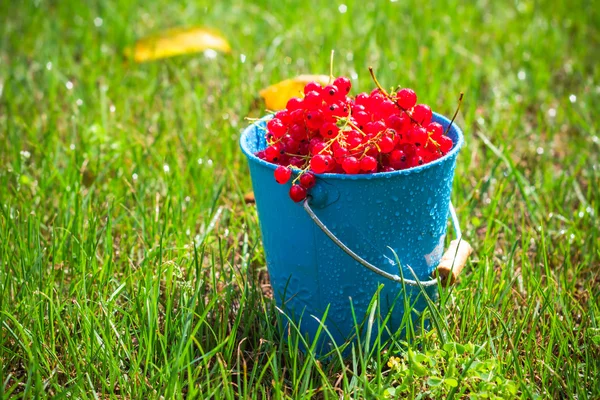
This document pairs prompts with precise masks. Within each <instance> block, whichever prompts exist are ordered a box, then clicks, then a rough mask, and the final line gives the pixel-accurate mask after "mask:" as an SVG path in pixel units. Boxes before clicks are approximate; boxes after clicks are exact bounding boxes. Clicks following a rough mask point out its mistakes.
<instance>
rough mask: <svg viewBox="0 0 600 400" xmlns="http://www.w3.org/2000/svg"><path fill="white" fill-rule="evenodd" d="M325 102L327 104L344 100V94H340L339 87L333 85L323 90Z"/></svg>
mask: <svg viewBox="0 0 600 400" xmlns="http://www.w3.org/2000/svg"><path fill="white" fill-rule="evenodd" d="M322 95H323V100H325V101H326V102H327V103H332V102H336V101H338V100H341V99H343V96H344V93H342V92H340V91H339V90H338V88H337V87H335V86H333V85H327V86H325V87H324V88H323V92H322Z"/></svg>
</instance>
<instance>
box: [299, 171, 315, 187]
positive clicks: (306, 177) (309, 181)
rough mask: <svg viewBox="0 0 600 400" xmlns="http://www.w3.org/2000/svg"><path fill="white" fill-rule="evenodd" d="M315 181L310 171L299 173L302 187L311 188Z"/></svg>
mask: <svg viewBox="0 0 600 400" xmlns="http://www.w3.org/2000/svg"><path fill="white" fill-rule="evenodd" d="M316 183H317V179H316V178H315V176H314V175H313V174H311V173H310V172H305V173H303V174H302V175H300V185H302V187H303V188H306V189H311V188H312V187H314V186H315V184H316Z"/></svg>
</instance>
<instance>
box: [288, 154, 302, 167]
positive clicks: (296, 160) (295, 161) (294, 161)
mask: <svg viewBox="0 0 600 400" xmlns="http://www.w3.org/2000/svg"><path fill="white" fill-rule="evenodd" d="M288 162H289V164H290V165H293V166H294V167H296V168H298V169H303V168H304V164H305V161H304V159H303V158H302V157H291V158H290V160H289V161H288Z"/></svg>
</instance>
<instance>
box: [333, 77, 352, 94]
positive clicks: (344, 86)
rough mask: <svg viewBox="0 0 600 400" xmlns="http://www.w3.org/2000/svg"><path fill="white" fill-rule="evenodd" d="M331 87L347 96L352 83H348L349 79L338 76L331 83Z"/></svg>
mask: <svg viewBox="0 0 600 400" xmlns="http://www.w3.org/2000/svg"><path fill="white" fill-rule="evenodd" d="M333 86H335V87H337V88H338V90H340V91H341V92H342V93H344V94H348V93H350V89H351V88H352V82H350V79H348V78H346V77H345V76H340V77H339V78H337V79H336V80H334V81H333Z"/></svg>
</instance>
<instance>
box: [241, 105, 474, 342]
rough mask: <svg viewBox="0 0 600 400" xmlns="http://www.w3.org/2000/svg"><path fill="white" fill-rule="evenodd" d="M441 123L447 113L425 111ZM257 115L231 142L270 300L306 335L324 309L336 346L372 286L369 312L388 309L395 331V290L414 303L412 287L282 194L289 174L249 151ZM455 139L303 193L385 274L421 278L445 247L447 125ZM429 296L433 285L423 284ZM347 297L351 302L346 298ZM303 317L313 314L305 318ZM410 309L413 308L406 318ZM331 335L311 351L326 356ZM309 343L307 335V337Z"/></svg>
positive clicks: (399, 307)
mask: <svg viewBox="0 0 600 400" xmlns="http://www.w3.org/2000/svg"><path fill="white" fill-rule="evenodd" d="M433 120H434V121H437V122H439V123H440V124H442V126H443V127H444V129H446V127H447V126H448V125H449V123H450V121H449V120H448V119H447V118H445V117H443V116H441V115H438V114H434V117H433ZM265 125H266V119H264V120H261V121H258V122H256V123H255V124H253V125H251V126H249V127H248V128H247V129H246V130H245V131H244V132H243V133H242V137H241V140H240V145H241V148H242V151H243V152H244V154H245V155H246V157H247V158H248V164H249V167H250V175H251V179H252V186H253V189H254V196H255V199H256V206H257V211H258V216H259V223H260V229H261V234H262V240H263V245H264V250H265V256H266V261H267V268H268V271H269V276H270V280H271V285H272V287H273V294H274V297H275V300H276V302H277V304H278V306H279V307H280V308H281V309H283V310H284V312H286V314H287V315H288V316H289V317H290V318H291V319H292V320H293V321H295V322H296V323H298V324H299V328H300V332H301V333H302V334H303V335H304V336H308V339H309V340H311V339H312V338H314V336H315V334H316V332H317V330H318V329H319V324H320V322H319V321H318V320H317V319H319V320H320V319H321V317H322V316H323V314H324V313H325V311H326V309H327V308H328V307H329V310H328V315H327V318H326V319H325V321H324V325H325V326H326V327H327V329H328V330H329V332H330V333H331V336H332V338H333V340H334V341H335V342H336V344H337V345H338V346H339V345H341V344H343V343H344V341H346V340H347V339H348V338H349V337H351V336H352V335H353V334H355V333H356V327H355V323H354V321H355V320H354V318H353V312H352V309H354V315H355V317H356V320H357V322H359V323H360V322H361V321H362V320H363V318H364V317H365V313H366V311H367V309H368V307H369V303H370V301H371V299H372V297H373V295H374V294H375V292H376V291H377V289H378V287H379V285H380V284H384V286H383V288H382V289H381V291H380V292H379V304H378V309H379V312H378V314H379V315H381V317H382V318H385V317H386V316H389V320H388V322H387V325H386V326H387V329H388V330H389V331H391V332H395V331H396V330H397V329H398V327H399V326H400V323H401V321H402V318H403V316H404V297H407V298H409V299H410V300H409V301H410V302H411V304H414V305H413V310H415V311H417V312H420V311H423V310H424V309H425V307H426V306H427V302H426V299H425V298H424V296H423V295H422V293H421V289H420V288H419V287H415V286H405V288H406V291H403V285H402V284H400V283H397V282H393V281H391V280H388V279H386V278H384V277H382V276H380V275H378V274H376V273H374V272H372V271H370V270H368V269H366V268H365V267H363V266H362V265H361V264H359V263H358V262H356V261H355V260H354V259H352V258H351V257H350V256H349V255H347V254H346V253H345V252H343V251H342V250H341V249H340V248H339V247H338V246H337V245H336V244H334V243H333V242H332V241H331V240H330V239H329V238H328V237H327V236H326V235H325V234H324V233H323V232H322V231H321V229H320V228H319V227H318V226H317V225H315V223H314V222H313V221H312V220H311V218H310V217H309V215H307V213H306V212H305V210H304V208H303V207H302V205H301V203H294V202H293V201H292V200H291V199H290V198H289V196H288V192H289V188H290V185H291V180H290V182H289V183H288V184H286V185H279V184H278V183H277V182H276V181H275V179H274V177H273V171H274V170H275V168H276V166H275V165H273V164H270V163H268V162H266V161H264V160H261V159H259V158H258V157H256V156H255V155H254V154H255V153H256V152H257V151H259V150H262V149H264V148H265V147H266V141H265V137H264V136H265ZM448 136H449V137H450V138H451V139H452V141H453V143H454V146H453V148H452V150H451V151H450V152H449V153H448V154H446V155H445V156H443V157H442V158H440V159H438V160H436V161H434V162H432V163H429V164H426V165H422V166H419V167H415V168H410V169H407V170H402V171H393V172H386V173H378V174H361V175H344V174H320V175H316V176H317V185H316V186H315V187H314V188H312V189H311V191H310V192H309V193H310V195H311V196H312V198H311V200H310V205H311V207H312V209H313V210H314V212H315V214H316V215H317V216H318V218H319V219H320V220H321V221H322V222H323V223H324V224H325V225H326V226H327V227H328V228H329V230H330V231H331V232H332V233H333V234H334V235H335V236H337V238H338V239H339V240H341V241H342V242H343V243H344V244H345V245H346V246H348V247H349V248H350V249H352V250H353V251H354V252H355V253H357V254H358V255H359V256H361V257H362V258H363V259H365V260H366V261H368V262H370V263H371V264H373V265H375V266H377V267H378V268H380V269H382V270H384V271H386V272H389V273H391V274H397V275H400V271H399V268H400V267H399V266H398V264H397V262H396V258H395V255H394V253H393V252H392V251H391V250H390V248H391V249H393V250H394V252H395V253H396V254H397V256H398V258H399V260H400V263H401V265H402V274H403V276H404V277H406V278H410V279H414V277H413V275H412V274H411V272H410V271H409V269H408V268H406V267H405V266H406V265H409V266H410V267H411V268H412V270H413V271H414V273H415V274H416V276H417V278H418V279H419V280H429V279H430V276H431V274H432V272H433V271H434V270H435V268H436V266H437V264H438V263H439V261H440V259H441V257H442V254H443V252H444V239H445V236H446V227H447V218H448V212H449V206H450V194H451V190H452V181H453V177H454V168H455V165H456V156H457V154H458V150H459V148H460V147H461V146H462V143H463V135H462V132H461V131H460V129H459V128H458V127H457V126H456V125H452V128H451V129H450V131H449V133H448ZM425 290H426V292H427V294H428V295H429V297H430V298H432V299H434V300H435V299H436V298H437V290H438V287H437V285H433V286H429V287H427V288H425ZM351 303H352V305H351ZM312 316H314V317H316V318H313V317H312ZM413 317H416V314H415V315H414V316H413ZM332 338H331V337H329V336H328V335H326V334H325V333H324V332H322V333H321V338H320V343H319V344H318V346H317V353H318V354H325V353H327V352H328V351H329V349H330V348H331V345H332V343H331V342H332ZM309 343H310V342H309Z"/></svg>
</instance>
